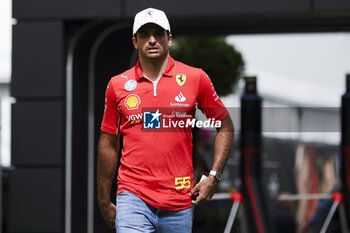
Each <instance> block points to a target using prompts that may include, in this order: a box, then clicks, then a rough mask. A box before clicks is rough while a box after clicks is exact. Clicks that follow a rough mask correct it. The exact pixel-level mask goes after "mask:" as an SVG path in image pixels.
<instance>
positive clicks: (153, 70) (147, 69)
mask: <svg viewBox="0 0 350 233" xmlns="http://www.w3.org/2000/svg"><path fill="white" fill-rule="evenodd" d="M168 61H169V55H167V56H166V57H165V58H164V59H161V60H158V61H150V60H147V59H143V58H141V57H140V66H141V70H142V73H143V74H144V75H146V76H147V78H149V79H151V80H152V81H155V80H156V79H157V78H158V77H159V76H160V74H162V73H163V72H164V71H165V69H166V67H167V65H168Z"/></svg>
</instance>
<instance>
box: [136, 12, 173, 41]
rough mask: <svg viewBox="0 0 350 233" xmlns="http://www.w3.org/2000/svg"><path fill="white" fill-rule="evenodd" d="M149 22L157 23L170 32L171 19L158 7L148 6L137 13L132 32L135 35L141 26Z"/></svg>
mask: <svg viewBox="0 0 350 233" xmlns="http://www.w3.org/2000/svg"><path fill="white" fill-rule="evenodd" d="M147 23H155V24H157V25H159V26H161V27H162V28H164V30H166V31H169V32H170V24H169V20H168V18H167V17H166V15H165V13H164V12H163V11H161V10H158V9H154V8H147V9H144V10H143V11H140V12H139V13H137V14H136V15H135V19H134V26H133V28H132V34H133V35H135V34H136V32H137V30H139V29H140V27H142V26H143V25H145V24H147Z"/></svg>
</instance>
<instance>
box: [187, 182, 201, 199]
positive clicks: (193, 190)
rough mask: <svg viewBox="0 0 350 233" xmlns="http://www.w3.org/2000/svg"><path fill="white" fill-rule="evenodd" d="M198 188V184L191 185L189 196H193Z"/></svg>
mask: <svg viewBox="0 0 350 233" xmlns="http://www.w3.org/2000/svg"><path fill="white" fill-rule="evenodd" d="M198 190H199V187H198V184H197V185H196V186H194V187H193V189H192V190H191V191H190V194H189V195H190V196H193V194H194V193H196V192H198Z"/></svg>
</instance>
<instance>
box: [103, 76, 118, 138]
mask: <svg viewBox="0 0 350 233" xmlns="http://www.w3.org/2000/svg"><path fill="white" fill-rule="evenodd" d="M119 124H120V119H119V114H118V109H117V101H116V94H115V91H114V88H113V83H112V80H111V81H110V82H109V83H108V85H107V89H106V95H105V109H104V114H103V120H102V124H101V131H103V132H106V133H109V134H113V135H115V134H119Z"/></svg>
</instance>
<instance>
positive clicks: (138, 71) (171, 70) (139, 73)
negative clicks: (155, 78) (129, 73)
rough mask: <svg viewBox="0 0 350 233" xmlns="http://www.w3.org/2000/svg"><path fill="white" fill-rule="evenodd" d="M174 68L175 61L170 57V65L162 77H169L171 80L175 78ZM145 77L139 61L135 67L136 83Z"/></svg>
mask: <svg viewBox="0 0 350 233" xmlns="http://www.w3.org/2000/svg"><path fill="white" fill-rule="evenodd" d="M174 68H175V61H174V59H173V58H172V57H171V56H170V55H169V59H168V65H167V67H166V69H165V71H164V72H163V75H162V76H165V77H169V78H170V77H172V76H174V72H175V70H174ZM143 77H144V75H143V73H142V71H141V67H140V59H138V60H137V63H136V65H135V79H136V81H139V80H140V79H141V78H143Z"/></svg>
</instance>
